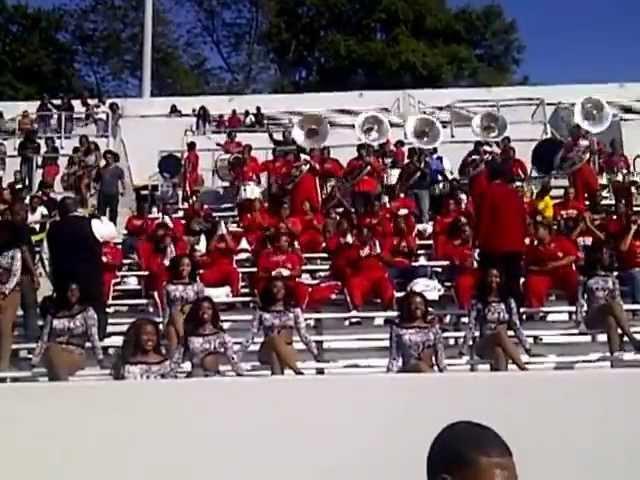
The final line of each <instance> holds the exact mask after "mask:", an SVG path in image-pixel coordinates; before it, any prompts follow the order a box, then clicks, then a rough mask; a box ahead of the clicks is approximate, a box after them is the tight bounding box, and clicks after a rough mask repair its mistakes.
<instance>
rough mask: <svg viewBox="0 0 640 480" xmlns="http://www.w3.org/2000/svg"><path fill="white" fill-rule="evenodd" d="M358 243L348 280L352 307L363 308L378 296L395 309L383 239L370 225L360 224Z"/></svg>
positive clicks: (385, 305) (387, 305) (385, 304)
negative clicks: (369, 227)
mask: <svg viewBox="0 0 640 480" xmlns="http://www.w3.org/2000/svg"><path fill="white" fill-rule="evenodd" d="M355 245H356V247H357V252H358V253H357V257H356V258H354V261H353V263H352V266H351V268H352V270H351V274H350V275H349V278H347V280H346V290H347V294H348V297H349V302H350V304H351V309H352V310H354V311H360V310H361V309H362V307H363V306H364V304H365V303H366V302H368V301H370V300H373V299H374V298H377V299H379V300H381V302H382V308H383V309H385V310H392V309H393V307H394V300H395V290H394V288H393V283H392V282H391V278H390V277H389V272H388V270H387V268H386V266H385V265H384V263H383V261H382V257H381V254H382V251H381V248H380V243H379V242H378V240H376V239H375V238H374V237H373V235H372V232H371V231H370V230H369V229H368V228H367V227H360V228H359V229H358V235H357V239H356V243H355ZM354 323H355V322H354Z"/></svg>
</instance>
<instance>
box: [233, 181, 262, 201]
mask: <svg viewBox="0 0 640 480" xmlns="http://www.w3.org/2000/svg"><path fill="white" fill-rule="evenodd" d="M258 198H262V188H261V187H260V185H257V184H255V183H244V184H242V185H241V186H240V191H239V192H238V201H243V200H256V199H258Z"/></svg>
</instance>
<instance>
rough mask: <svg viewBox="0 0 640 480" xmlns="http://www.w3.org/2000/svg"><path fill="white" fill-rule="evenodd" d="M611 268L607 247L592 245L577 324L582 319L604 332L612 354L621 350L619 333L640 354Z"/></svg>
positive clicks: (638, 344) (588, 326)
mask: <svg viewBox="0 0 640 480" xmlns="http://www.w3.org/2000/svg"><path fill="white" fill-rule="evenodd" d="M610 265H611V258H610V253H609V251H608V250H607V249H606V248H604V247H602V246H595V247H592V248H590V249H589V251H588V254H587V259H586V262H585V272H586V279H585V282H584V285H583V287H582V292H581V293H582V295H584V299H585V303H586V312H582V311H581V309H579V314H580V315H579V321H580V320H581V319H583V320H584V324H585V326H586V327H587V328H588V329H589V330H605V331H606V332H607V343H608V344H609V353H611V355H615V354H616V353H618V352H620V351H624V348H623V345H622V342H621V337H620V334H619V333H618V330H620V331H621V332H622V334H623V335H624V336H626V337H627V338H628V339H629V341H630V342H631V345H632V347H633V349H634V350H635V351H636V352H640V339H638V338H636V336H635V335H634V334H633V333H632V332H631V328H630V326H629V321H628V320H627V316H626V314H625V312H624V305H623V303H622V298H621V296H620V285H619V284H618V280H617V279H616V277H615V274H613V273H612V272H611V268H610ZM582 295H581V296H582ZM580 317H583V318H580Z"/></svg>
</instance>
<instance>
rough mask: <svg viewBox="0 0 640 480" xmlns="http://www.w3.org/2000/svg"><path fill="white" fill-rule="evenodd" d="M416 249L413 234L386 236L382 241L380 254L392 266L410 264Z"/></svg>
mask: <svg viewBox="0 0 640 480" xmlns="http://www.w3.org/2000/svg"><path fill="white" fill-rule="evenodd" d="M416 249H417V247H416V239H415V238H414V237H413V235H402V236H399V235H393V236H388V237H386V238H385V239H384V241H383V242H382V256H383V257H384V259H385V260H386V262H387V263H388V264H389V265H391V266H393V267H408V266H411V261H412V260H413V257H414V255H415V253H416Z"/></svg>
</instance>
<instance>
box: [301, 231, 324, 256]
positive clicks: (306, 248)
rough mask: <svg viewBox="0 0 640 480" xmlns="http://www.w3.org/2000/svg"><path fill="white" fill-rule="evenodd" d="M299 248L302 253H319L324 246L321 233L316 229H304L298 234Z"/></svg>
mask: <svg viewBox="0 0 640 480" xmlns="http://www.w3.org/2000/svg"><path fill="white" fill-rule="evenodd" d="M298 241H299V242H300V249H301V250H302V252H303V253H320V252H322V248H323V247H324V238H323V236H322V233H320V232H319V231H317V230H306V231H304V232H302V233H301V234H300V238H299V239H298Z"/></svg>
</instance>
